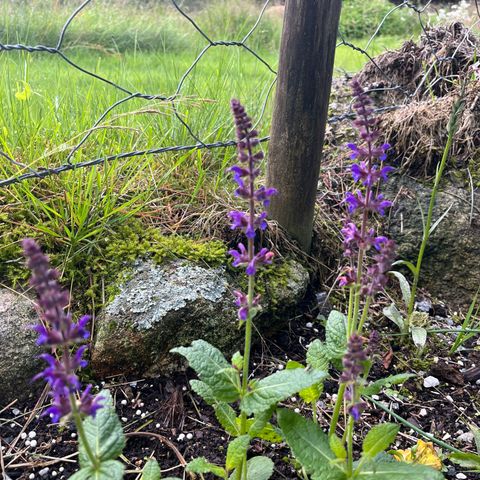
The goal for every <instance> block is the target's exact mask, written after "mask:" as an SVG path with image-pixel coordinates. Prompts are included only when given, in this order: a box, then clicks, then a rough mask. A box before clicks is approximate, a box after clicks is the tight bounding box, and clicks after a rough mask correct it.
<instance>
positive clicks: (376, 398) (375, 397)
mask: <svg viewBox="0 0 480 480" xmlns="http://www.w3.org/2000/svg"><path fill="white" fill-rule="evenodd" d="M372 398H373V399H374V400H380V397H379V396H378V395H372Z"/></svg>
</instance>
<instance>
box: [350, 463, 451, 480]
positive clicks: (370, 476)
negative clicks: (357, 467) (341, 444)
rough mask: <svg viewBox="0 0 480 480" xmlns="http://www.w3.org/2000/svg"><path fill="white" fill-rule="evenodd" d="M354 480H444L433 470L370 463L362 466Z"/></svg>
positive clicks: (395, 464) (393, 464)
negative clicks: (358, 479) (356, 479)
mask: <svg viewBox="0 0 480 480" xmlns="http://www.w3.org/2000/svg"><path fill="white" fill-rule="evenodd" d="M356 478H360V479H362V480H405V479H412V480H413V479H414V480H444V476H443V475H442V474H441V473H440V472H437V471H436V470H434V469H433V468H430V467H425V466H423V465H413V464H410V463H404V462H396V463H395V462H387V463H383V462H370V463H369V464H366V465H364V466H363V468H362V469H361V471H360V472H359V473H358V475H357V477H356Z"/></svg>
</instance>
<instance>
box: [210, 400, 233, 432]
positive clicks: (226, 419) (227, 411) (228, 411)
mask: <svg viewBox="0 0 480 480" xmlns="http://www.w3.org/2000/svg"><path fill="white" fill-rule="evenodd" d="M213 408H214V410H215V416H216V417H217V420H218V421H219V423H220V425H221V426H222V427H223V429H224V430H225V431H226V432H227V433H229V434H230V435H233V436H234V437H237V436H238V435H240V429H239V428H238V425H237V414H236V413H235V410H234V409H233V408H232V407H231V406H230V405H229V404H228V403H225V402H220V403H217V404H216V405H214V407H213Z"/></svg>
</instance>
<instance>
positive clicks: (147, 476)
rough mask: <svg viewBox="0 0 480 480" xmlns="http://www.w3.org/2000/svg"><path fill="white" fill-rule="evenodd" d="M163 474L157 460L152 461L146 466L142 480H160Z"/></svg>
mask: <svg viewBox="0 0 480 480" xmlns="http://www.w3.org/2000/svg"><path fill="white" fill-rule="evenodd" d="M161 478H162V472H161V471H160V466H159V465H158V462H157V461H156V460H153V459H150V460H148V462H147V463H146V464H145V466H144V467H143V470H142V477H141V479H140V480H160V479H161Z"/></svg>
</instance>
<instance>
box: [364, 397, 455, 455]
mask: <svg viewBox="0 0 480 480" xmlns="http://www.w3.org/2000/svg"><path fill="white" fill-rule="evenodd" d="M365 398H367V399H368V401H369V402H372V403H373V404H374V405H375V406H376V407H378V408H380V409H381V410H383V411H384V412H386V413H388V414H390V415H391V416H392V417H393V418H394V419H395V420H397V422H399V423H401V424H403V425H405V426H406V427H408V428H411V429H412V430H413V431H415V432H417V433H418V434H419V435H421V436H422V437H424V438H426V439H427V440H430V441H431V442H433V443H435V444H437V445H438V446H439V447H442V448H445V449H446V450H449V451H450V452H454V453H463V452H462V451H461V450H458V448H455V447H452V446H451V445H449V444H448V443H445V442H442V440H438V439H437V438H435V437H434V436H433V435H432V434H431V433H427V432H424V431H423V430H421V429H420V428H418V427H416V426H415V425H414V424H413V423H410V422H409V421H408V420H405V419H404V418H403V417H401V416H400V415H397V414H396V413H395V412H392V411H391V410H390V409H389V408H387V407H386V406H385V405H384V404H383V403H382V402H378V401H377V400H374V399H373V398H372V397H369V396H367V395H365Z"/></svg>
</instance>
